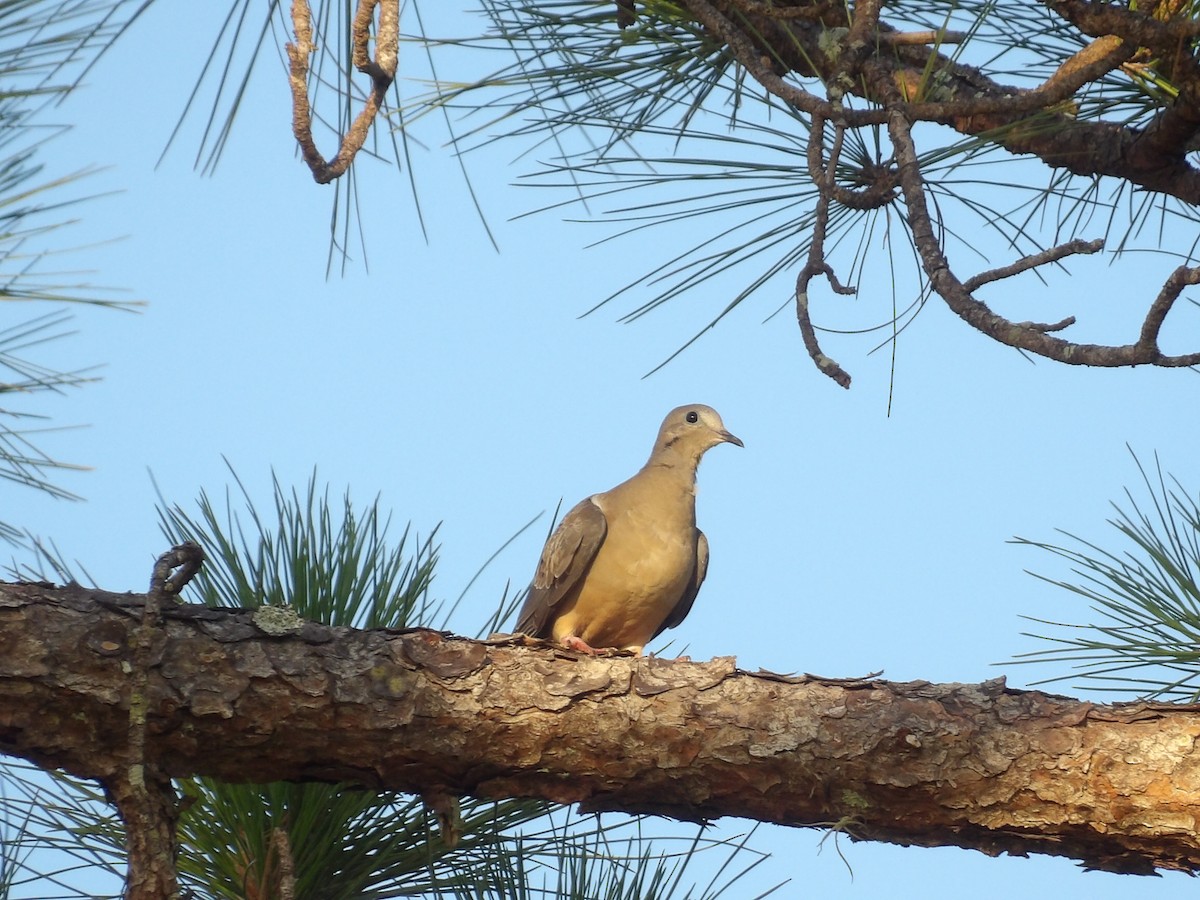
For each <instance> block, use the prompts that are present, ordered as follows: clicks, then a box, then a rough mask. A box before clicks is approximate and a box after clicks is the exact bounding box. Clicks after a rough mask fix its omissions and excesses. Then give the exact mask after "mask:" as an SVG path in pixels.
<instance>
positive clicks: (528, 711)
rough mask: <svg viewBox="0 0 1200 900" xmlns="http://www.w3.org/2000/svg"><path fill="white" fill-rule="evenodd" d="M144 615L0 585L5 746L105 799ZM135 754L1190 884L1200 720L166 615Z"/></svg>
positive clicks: (100, 596)
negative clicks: (819, 833)
mask: <svg viewBox="0 0 1200 900" xmlns="http://www.w3.org/2000/svg"><path fill="white" fill-rule="evenodd" d="M144 603H145V598H144V597H138V596H136V595H128V594H126V595H118V594H109V593H105V592H100V591H87V590H85V589H83V588H80V587H78V586H75V585H72V586H69V587H65V588H54V587H51V586H48V585H31V584H20V585H6V584H0V750H3V751H5V752H9V753H15V754H18V755H20V756H23V757H25V758H27V759H31V760H33V761H35V762H37V763H39V764H41V765H44V766H62V767H64V768H66V769H67V770H69V771H71V772H73V773H74V774H76V775H80V776H84V777H91V778H98V779H100V780H101V781H102V782H104V783H106V784H111V783H112V779H113V775H114V773H118V772H121V771H123V770H124V768H125V767H126V765H127V763H128V754H129V749H128V740H127V734H126V732H127V730H128V707H129V705H130V703H131V697H130V684H129V680H128V677H127V675H126V674H125V672H126V669H127V667H128V664H129V661H130V660H131V659H132V657H133V653H134V642H135V635H136V630H137V628H138V624H139V622H140V621H141V618H142V613H143V608H144ZM149 676H150V677H149V679H148V684H147V688H146V689H147V695H146V696H147V700H148V707H147V708H148V715H147V733H146V747H145V752H146V755H147V758H148V759H152V760H154V761H155V763H156V765H157V766H158V767H160V769H161V771H163V772H165V773H167V774H169V775H172V776H186V775H195V774H203V775H209V776H213V777H216V778H221V779H225V780H230V781H270V780H278V779H290V780H318V781H338V782H343V781H344V782H353V783H356V784H360V785H365V786H368V787H375V788H384V787H386V788H390V789H398V790H405V791H412V792H415V793H421V794H425V795H430V794H431V793H432V794H434V795H440V794H473V795H476V796H481V797H508V796H536V797H543V798H546V799H549V800H553V801H558V802H566V803H580V804H581V805H582V806H584V807H585V808H586V809H591V810H618V809H619V810H628V811H631V812H651V813H656V814H660V815H666V816H673V817H677V818H681V819H688V820H696V819H707V818H713V817H717V816H723V815H736V816H747V817H751V818H756V819H760V820H762V821H769V822H779V823H784V824H790V825H800V826H818V827H827V826H828V825H829V824H831V823H839V824H840V826H841V827H842V828H843V829H844V830H846V831H847V832H849V833H850V834H851V835H852V836H854V837H856V838H861V839H868V840H883V841H891V842H895V843H900V844H916V845H922V846H934V845H956V846H964V847H973V848H976V849H979V850H982V851H984V852H986V853H992V854H996V853H1001V852H1009V853H1048V854H1054V855H1063V856H1069V857H1073V858H1076V859H1080V860H1082V861H1084V862H1085V863H1086V864H1088V865H1090V866H1093V867H1096V868H1103V869H1109V870H1114V871H1125V872H1144V873H1148V872H1152V871H1154V870H1155V869H1160V868H1167V869H1181V870H1184V871H1193V872H1194V871H1197V870H1198V869H1200V838H1198V837H1197V826H1196V823H1197V817H1200V778H1198V777H1197V773H1196V768H1195V765H1194V748H1195V746H1196V742H1197V740H1198V739H1200V708H1197V707H1196V706H1182V705H1171V704H1161V703H1134V704H1119V705H1114V706H1099V705H1093V704H1089V703H1084V702H1080V701H1077V700H1072V699H1069V698H1064V697H1055V696H1051V695H1047V694H1043V693H1040V692H1033V691H1012V690H1008V689H1007V688H1005V686H1004V684H1003V682H1002V681H1001V680H996V681H992V682H987V683H985V684H981V685H954V684H950V685H937V684H929V683H927V682H913V683H907V684H896V683H890V682H886V681H851V682H847V681H837V680H831V679H820V678H813V677H807V676H806V677H803V678H787V677H782V676H777V675H771V674H769V673H762V672H759V673H750V672H744V671H740V670H738V669H737V668H736V666H735V664H734V661H733V660H732V659H716V660H712V661H710V662H704V663H693V662H689V661H685V660H677V661H671V660H660V659H653V658H650V659H633V658H620V657H618V658H601V659H595V658H586V659H578V658H574V656H573V655H571V654H568V653H564V652H562V651H561V650H558V649H555V648H551V647H547V646H537V647H534V648H530V647H528V646H524V645H523V642H522V641H520V639H514V640H513V641H493V642H477V641H469V640H464V639H460V638H453V637H450V636H446V635H443V634H440V633H437V632H431V631H422V630H413V631H407V632H402V633H397V632H388V631H382V630H379V631H355V630H353V629H347V628H326V627H323V626H318V625H313V624H305V623H297V624H295V625H294V626H292V627H289V628H279V627H277V626H276V625H275V624H272V620H271V618H270V617H266V616H263V615H261V613H254V612H250V611H240V610H216V609H208V608H204V607H195V606H171V607H169V608H166V609H164V610H163V623H162V627H161V629H160V632H159V638H158V639H157V640H156V642H155V653H154V663H153V666H152V667H151V668H150V670H149Z"/></svg>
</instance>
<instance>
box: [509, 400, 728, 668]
mask: <svg viewBox="0 0 1200 900" xmlns="http://www.w3.org/2000/svg"><path fill="white" fill-rule="evenodd" d="M718 444H736V445H737V446H739V447H744V446H745V444H743V443H742V440H741V439H740V438H738V437H737V436H735V435H733V434H731V433H730V432H729V431H728V430H727V429H726V428H725V423H724V422H722V421H721V416H720V415H718V413H717V411H716V410H715V409H713V408H712V407H711V406H704V405H703V404H700V403H692V404H688V405H686V406H679V407H676V408H675V409H673V410H671V411H670V412H669V413H667V417H666V418H665V419H663V423H662V426H661V427H660V428H659V430H658V437H657V438H656V440H655V441H654V450H653V451H652V452H651V453H650V459H649V460H648V461H647V462H646V464H645V465H644V466H642V468H641V469H640V470H639V471H638V473H637V474H636V475H634V476H633V477H632V478H630V479H628V480H627V481H624V482H622V483H621V484H618V485H617V486H616V487H614V488H613V489H612V490H609V491H604V492H603V493H600V494H593V495H592V496H590V497H588V498H587V499H585V500H583V501H581V502H580V503H578V504H577V505H576V506H575V507H574V508H572V509H571V511H570V512H568V513H567V514H566V516H564V517H563V520H562V522H560V523H559V526H558V528H557V529H555V530H554V532H553V533H552V534H551V535H550V538H549V539H548V540H547V541H546V546H545V547H544V548H543V550H542V555H541V558H540V559H539V561H538V565H537V570H536V571H535V573H534V576H533V581H532V583H531V584H530V586H529V593H528V594H527V595H526V598H525V603H524V605H523V606H522V608H521V613H520V615H519V616H518V617H517V626H516V630H517V631H518V632H519V633H522V634H526V635H528V636H530V637H535V638H543V639H548V640H552V641H555V642H557V643H559V644H561V645H562V646H564V647H568V648H570V649H572V650H576V651H580V652H583V653H586V654H589V655H596V654H597V653H599V652H600V651H602V650H625V651H631V652H632V653H633V654H634V655H635V656H641V655H642V650H643V648H644V647H645V646H646V644H647V643H649V642H650V641H652V640H653V639H654V638H656V637H657V636H658V635H659V634H661V633H662V632H663V631H665V630H666V629H668V628H674V627H675V626H676V625H678V624H679V623H680V622H682V621H683V619H684V617H685V616H687V614H688V612H689V611H691V608H692V604H693V602H695V599H696V594H697V592H698V591H699V590H700V585H701V584H702V583H703V581H704V576H705V574H706V573H707V571H708V539H707V538H706V537H705V536H704V533H703V532H702V531H700V529H699V528H697V527H696V469H697V467H698V466H699V465H700V458H701V457H702V456H703V455H704V453H705V451H707V450H710V449H711V448H713V447H715V446H717V445H718Z"/></svg>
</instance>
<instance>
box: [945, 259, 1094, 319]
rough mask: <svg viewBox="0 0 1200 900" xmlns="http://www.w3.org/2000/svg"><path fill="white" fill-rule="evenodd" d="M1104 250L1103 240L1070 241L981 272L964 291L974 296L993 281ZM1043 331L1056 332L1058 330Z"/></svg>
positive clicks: (964, 283)
mask: <svg viewBox="0 0 1200 900" xmlns="http://www.w3.org/2000/svg"><path fill="white" fill-rule="evenodd" d="M1103 249H1104V241H1103V240H1094V241H1078V240H1076V241H1068V242H1067V243H1065V244H1059V245H1058V246H1057V247H1050V248H1049V249H1047V250H1043V251H1042V252H1041V253H1033V254H1031V255H1029V256H1023V257H1021V258H1020V259H1018V260H1017V261H1016V262H1013V263H1009V264H1008V265H1007V266H1001V267H1000V268H998V269H991V270H989V271H987V272H980V273H979V274H978V275H973V276H972V277H970V278H968V279H967V280H966V281H964V282H963V285H962V286H963V290H964V291H966V292H967V293H968V294H973V293H975V291H976V290H977V289H978V288H980V287H982V286H983V285H985V284H990V283H991V282H993V281H1000V280H1001V279H1002V278H1011V277H1012V276H1013V275H1017V274H1019V273H1021V272H1027V271H1029V270H1030V269H1036V268H1037V267H1038V266H1044V265H1045V264H1046V263H1052V262H1058V261H1059V260H1060V259H1065V258H1066V257H1068V256H1075V255H1077V254H1090V253H1098V252H1100V251H1101V250H1103ZM1043 330H1050V331H1056V330H1057V329H1043Z"/></svg>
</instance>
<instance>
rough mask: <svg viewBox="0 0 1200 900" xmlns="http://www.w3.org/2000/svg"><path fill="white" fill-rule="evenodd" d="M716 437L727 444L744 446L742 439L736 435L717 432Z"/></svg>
mask: <svg viewBox="0 0 1200 900" xmlns="http://www.w3.org/2000/svg"><path fill="white" fill-rule="evenodd" d="M717 436H718V437H719V438H720V439H721V440H723V441H724V442H725V443H727V444H737V445H738V446H739V447H745V446H746V445H745V444H743V443H742V439H741V438H740V437H738V436H737V435H736V434H731V433H729V432H728V431H718V432H717Z"/></svg>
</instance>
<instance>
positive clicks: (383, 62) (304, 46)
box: [285, 0, 400, 184]
mask: <svg viewBox="0 0 1200 900" xmlns="http://www.w3.org/2000/svg"><path fill="white" fill-rule="evenodd" d="M376 7H378V8H379V31H378V34H377V36H376V39H375V56H374V58H373V59H372V57H371V55H370V50H369V48H370V39H371V23H372V21H373V19H374V15H375V8H376ZM291 14H292V28H293V30H294V32H295V36H296V40H295V41H294V42H289V43H288V44H287V46H286V48H285V49H286V50H287V55H288V84H289V85H290V87H291V91H292V133H293V134H295V136H296V142H297V143H298V144H299V145H300V152H301V155H302V156H303V157H304V161H305V162H306V163H307V164H308V167H309V169H310V170H312V174H313V179H314V180H315V181H316V182H317V183H318V184H328V183H329V182H331V181H333V180H335V179H337V178H340V177H341V176H342V175H344V174H345V173H346V170H347V169H349V168H350V164H351V163H352V162H354V157H355V156H356V155H357V154H358V151H359V150H361V149H362V147H363V145H364V144H365V143H366V140H367V137H368V135H369V134H370V133H371V124H372V123H373V122H374V120H375V116H376V115H378V113H379V110H380V109H381V108H382V107H383V103H384V100H385V98H386V97H387V92H388V90H389V89H390V88H391V86H392V82H393V81H394V80H395V77H396V67H397V65H398V63H399V47H400V4H399V0H359V2H358V9H357V11H356V12H355V14H354V21H353V26H352V28H351V41H352V45H353V47H352V51H351V59H352V61H353V63H354V67H355V68H356V69H358V70H359V71H360V72H362V73H363V74H364V75H368V76H369V77H370V78H371V90H370V93H368V94H367V98H366V100H365V101H363V107H362V109H361V110H359V112H358V115H357V116H355V117H354V121H353V122H351V123H350V127H349V128H348V129H347V131H346V134H345V136H344V137H343V138H342V142H341V146H339V147H338V152H337V155H336V156H335V157H334V158H333V160H332V161H329V162H327V161H326V160H325V158H324V157H323V156H322V155H321V152H320V151H319V150H318V149H317V145H316V141H315V140H314V139H313V133H312V119H313V114H312V106H311V104H310V103H309V99H308V74H309V59H310V58H311V57H312V55H313V53H314V52H315V50H316V46H315V44H314V43H313V30H312V11H311V10H310V8H309V5H308V0H292V13H291Z"/></svg>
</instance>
